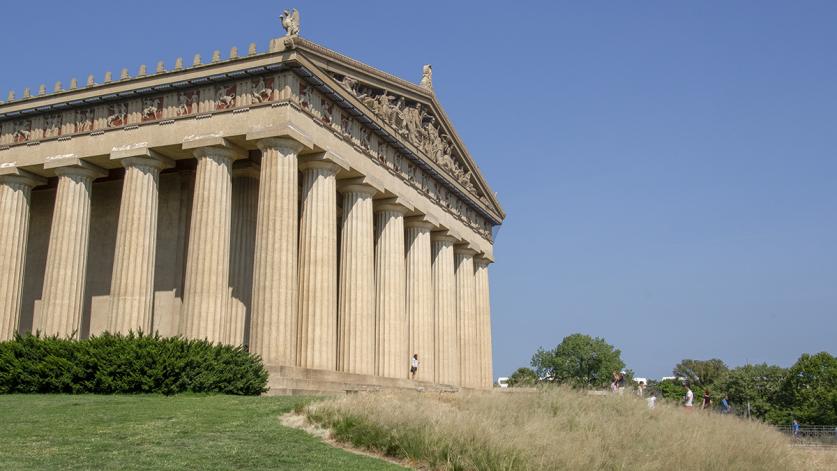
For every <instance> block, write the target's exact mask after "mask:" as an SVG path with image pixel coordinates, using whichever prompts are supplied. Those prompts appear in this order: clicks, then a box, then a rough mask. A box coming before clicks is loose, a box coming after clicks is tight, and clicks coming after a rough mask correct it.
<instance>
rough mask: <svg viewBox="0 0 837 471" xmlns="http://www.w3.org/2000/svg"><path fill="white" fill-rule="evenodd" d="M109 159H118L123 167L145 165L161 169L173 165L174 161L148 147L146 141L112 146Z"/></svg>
mask: <svg viewBox="0 0 837 471" xmlns="http://www.w3.org/2000/svg"><path fill="white" fill-rule="evenodd" d="M110 160H118V161H119V163H121V164H122V166H123V167H125V168H128V167H133V166H147V167H152V168H156V169H158V170H162V169H164V168H172V167H174V161H173V160H172V159H170V158H168V157H166V156H164V155H162V154H160V153H159V152H156V151H154V150H153V149H150V148H149V147H148V143H146V142H142V143H138V144H128V145H126V146H120V147H114V148H113V149H111V151H110Z"/></svg>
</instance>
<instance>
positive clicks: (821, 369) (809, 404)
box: [768, 352, 837, 425]
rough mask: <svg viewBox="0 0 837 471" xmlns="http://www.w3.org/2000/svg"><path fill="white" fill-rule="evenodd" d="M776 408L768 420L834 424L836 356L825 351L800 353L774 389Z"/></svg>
mask: <svg viewBox="0 0 837 471" xmlns="http://www.w3.org/2000/svg"><path fill="white" fill-rule="evenodd" d="M775 402H776V404H777V406H778V407H779V408H778V409H776V410H774V411H772V413H770V414H768V421H770V422H773V423H788V422H789V421H790V420H792V419H794V418H795V419H797V420H799V421H800V422H801V423H803V424H809V425H833V424H837V358H835V357H833V356H831V355H830V354H828V353H826V352H820V353H817V354H815V355H809V354H807V353H805V354H803V355H802V356H801V357H800V358H799V360H797V362H796V363H795V364H794V365H793V366H791V367H790V368H789V369H788V371H787V374H786V375H785V377H784V380H783V381H782V384H781V385H780V386H779V388H778V390H777V391H776V401H775Z"/></svg>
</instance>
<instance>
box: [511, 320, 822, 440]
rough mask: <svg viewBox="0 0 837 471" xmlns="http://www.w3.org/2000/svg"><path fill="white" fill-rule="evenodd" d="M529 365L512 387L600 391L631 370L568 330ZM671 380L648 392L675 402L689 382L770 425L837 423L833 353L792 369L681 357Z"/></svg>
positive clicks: (609, 349) (608, 348)
mask: <svg viewBox="0 0 837 471" xmlns="http://www.w3.org/2000/svg"><path fill="white" fill-rule="evenodd" d="M530 366H531V368H527V367H523V368H518V369H517V370H516V371H515V372H514V373H513V374H512V375H511V377H510V378H509V385H511V386H513V387H519V386H533V385H536V384H563V385H568V386H571V387H574V388H582V389H602V388H606V387H607V386H608V384H609V383H610V381H611V378H612V375H613V372H622V371H624V372H625V376H626V377H627V378H628V380H629V381H628V384H632V383H633V381H630V380H631V379H632V378H633V371H631V370H630V369H626V368H625V363H624V362H623V361H622V353H621V351H620V350H619V349H617V348H615V347H614V346H612V345H610V344H609V343H607V342H606V341H605V339H603V338H600V337H591V336H589V335H584V334H572V335H569V336H567V337H565V338H564V339H563V341H561V343H559V344H558V345H557V346H556V347H555V348H553V349H551V350H547V349H544V348H542V347H541V348H538V349H537V351H536V352H535V353H534V355H533V356H532V361H531V365H530ZM672 375H673V376H674V379H668V380H664V381H649V384H648V385H646V394H654V393H656V394H657V396H658V397H662V398H663V399H667V400H672V401H679V400H681V399H682V398H683V396H684V395H685V394H686V384H688V385H689V386H690V387H691V389H692V391H693V392H694V394H695V397H701V396H702V395H703V394H704V392H708V393H709V395H710V397H711V398H712V401H713V403H714V404H718V403H720V401H721V399H723V398H724V396H726V397H728V400H729V401H730V402H731V403H732V404H733V407H734V411H735V412H737V413H739V414H742V413H744V412H745V411H746V412H747V413H748V414H749V416H750V417H754V418H757V419H759V420H763V421H765V422H768V423H772V424H777V425H778V424H785V425H786V424H788V423H790V422H791V421H792V420H793V419H797V420H798V421H799V422H800V423H804V424H809V425H835V424H837V357H834V356H832V355H831V354H829V353H827V352H820V353H816V354H808V353H804V354H802V355H801V356H800V357H799V360H797V361H796V363H794V365H793V366H791V367H790V368H782V367H780V366H776V365H768V364H766V363H762V364H756V365H752V364H748V365H744V366H738V367H735V368H729V367H728V366H727V365H726V363H724V362H723V361H722V360H720V359H717V358H713V359H709V360H694V359H684V360H682V361H680V362H679V363H677V365H675V366H674V368H673V369H672Z"/></svg>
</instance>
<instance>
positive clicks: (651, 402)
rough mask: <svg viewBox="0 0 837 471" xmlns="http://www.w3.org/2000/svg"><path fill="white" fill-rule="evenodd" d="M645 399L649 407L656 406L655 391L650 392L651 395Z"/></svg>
mask: <svg viewBox="0 0 837 471" xmlns="http://www.w3.org/2000/svg"><path fill="white" fill-rule="evenodd" d="M646 401H647V402H648V408H649V409H653V408H655V407H657V393H651V396H649V397H648V399H646Z"/></svg>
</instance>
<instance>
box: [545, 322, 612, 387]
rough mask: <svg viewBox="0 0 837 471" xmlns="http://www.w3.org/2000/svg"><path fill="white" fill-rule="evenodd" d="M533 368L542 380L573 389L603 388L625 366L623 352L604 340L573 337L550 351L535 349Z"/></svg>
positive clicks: (576, 335)
mask: <svg viewBox="0 0 837 471" xmlns="http://www.w3.org/2000/svg"><path fill="white" fill-rule="evenodd" d="M532 367H533V368H534V370H535V373H536V374H537V375H538V377H539V378H544V379H545V381H550V382H556V383H562V384H569V385H571V386H573V387H596V388H598V387H605V386H607V385H608V384H609V383H610V379H611V375H612V374H613V372H614V371H621V370H622V369H623V368H624V367H625V363H624V362H623V361H622V353H621V352H620V351H619V349H617V348H614V347H613V346H612V345H610V344H609V343H607V342H606V341H605V340H604V339H603V338H600V337H596V338H593V337H590V336H589V335H584V334H572V335H569V336H567V337H564V340H562V341H561V343H560V344H558V346H557V347H555V348H554V349H553V350H544V349H543V348H538V351H537V352H535V355H534V356H533V357H532Z"/></svg>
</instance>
